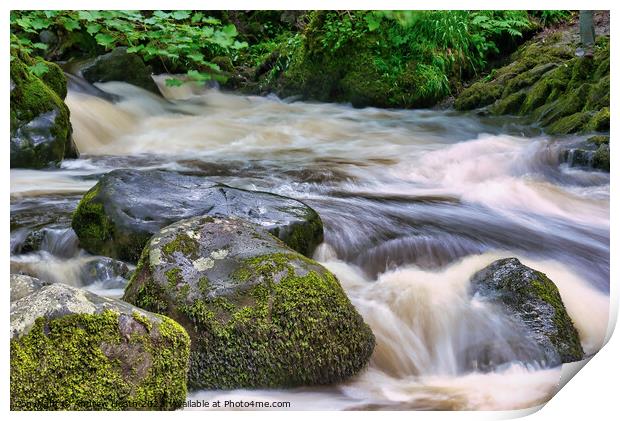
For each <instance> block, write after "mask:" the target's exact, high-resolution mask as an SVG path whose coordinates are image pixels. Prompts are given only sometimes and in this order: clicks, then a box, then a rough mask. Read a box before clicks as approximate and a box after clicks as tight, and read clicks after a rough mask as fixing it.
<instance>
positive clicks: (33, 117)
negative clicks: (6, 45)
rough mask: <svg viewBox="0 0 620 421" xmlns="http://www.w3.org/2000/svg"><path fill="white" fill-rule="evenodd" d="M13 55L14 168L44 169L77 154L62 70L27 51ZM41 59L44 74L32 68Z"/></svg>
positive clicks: (12, 145)
mask: <svg viewBox="0 0 620 421" xmlns="http://www.w3.org/2000/svg"><path fill="white" fill-rule="evenodd" d="M11 57H12V60H11V119H10V122H11V131H10V139H11V142H10V143H11V148H10V150H11V167H12V168H15V167H17V168H43V167H46V166H49V165H57V164H58V163H60V161H62V160H63V159H64V158H75V157H77V149H76V147H75V144H74V143H73V139H72V137H71V131H72V129H71V123H70V121H69V109H68V108H67V106H66V105H65V103H64V102H63V99H64V98H65V95H66V93H67V88H66V84H67V82H66V79H65V77H64V74H63V72H62V70H61V69H60V68H59V67H58V66H57V65H55V64H53V63H49V62H45V61H42V60H40V59H32V58H30V57H29V56H27V55H25V54H23V53H19V54H17V53H16V54H13V55H12V56H11ZM39 62H42V63H43V64H44V65H45V66H46V68H47V71H46V72H45V73H44V74H43V75H41V77H37V76H35V75H34V74H33V73H32V72H31V71H30V66H32V65H34V64H38V63H39Z"/></svg>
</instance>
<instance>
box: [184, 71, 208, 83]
mask: <svg viewBox="0 0 620 421" xmlns="http://www.w3.org/2000/svg"><path fill="white" fill-rule="evenodd" d="M187 76H188V77H190V78H191V79H193V80H195V81H197V82H204V81H207V80H211V74H209V73H202V72H199V71H197V70H190V71H189V72H187Z"/></svg>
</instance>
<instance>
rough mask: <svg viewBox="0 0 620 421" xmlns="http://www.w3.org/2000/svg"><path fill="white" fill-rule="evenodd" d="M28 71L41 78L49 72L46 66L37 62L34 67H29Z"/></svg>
mask: <svg viewBox="0 0 620 421" xmlns="http://www.w3.org/2000/svg"><path fill="white" fill-rule="evenodd" d="M30 71H31V72H32V73H34V75H35V76H37V77H41V76H43V75H44V74H45V73H47V72H48V71H49V67H48V66H47V64H45V63H43V62H42V61H39V62H37V63H36V64H35V65H33V66H30Z"/></svg>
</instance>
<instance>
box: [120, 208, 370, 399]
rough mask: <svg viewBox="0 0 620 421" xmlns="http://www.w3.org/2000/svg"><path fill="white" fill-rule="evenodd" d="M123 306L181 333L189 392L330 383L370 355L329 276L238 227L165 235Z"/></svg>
mask: <svg viewBox="0 0 620 421" xmlns="http://www.w3.org/2000/svg"><path fill="white" fill-rule="evenodd" d="M123 298H124V299H125V300H126V301H128V302H130V303H133V304H135V305H137V306H139V307H142V308H145V309H147V310H150V311H155V312H158V313H162V314H166V315H168V316H170V317H172V318H173V319H175V320H177V321H179V323H181V324H182V325H183V326H184V327H185V328H186V330H187V332H188V333H189V334H190V336H191V338H192V352H191V357H190V369H189V375H188V385H189V387H190V388H192V389H204V388H206V389H231V388H280V387H293V386H309V385H318V384H330V383H335V382H339V381H342V380H344V379H347V378H349V377H350V376H352V375H354V374H355V373H357V372H358V371H360V370H361V369H362V368H363V367H364V366H365V365H366V363H367V362H368V360H369V358H370V355H371V354H372V351H373V347H374V336H373V334H372V332H371V331H370V328H369V327H368V325H366V324H365V323H364V320H363V319H362V317H361V316H360V315H359V314H358V313H357V311H356V310H355V308H354V307H353V305H352V304H351V302H350V301H349V299H348V297H347V295H346V294H345V292H344V291H343V289H342V287H341V286H340V283H339V282H338V280H337V279H336V278H335V277H334V275H333V274H331V273H330V272H328V271H327V270H326V269H325V268H323V267H322V266H321V265H319V264H318V263H317V262H315V261H313V260H310V259H308V258H306V257H304V256H302V255H301V254H299V253H297V252H295V251H293V250H291V249H290V248H288V247H286V245H285V244H284V243H282V242H281V241H280V240H278V239H277V238H276V237H274V236H272V235H271V234H269V233H268V232H267V231H266V230H264V229H263V228H261V227H258V226H255V225H253V224H250V223H248V222H246V221H244V220H241V219H238V218H224V219H223V218H212V217H209V216H202V217H195V218H191V219H187V220H183V221H179V222H177V223H175V224H172V225H170V226H168V227H166V228H164V229H163V230H161V232H160V233H158V234H156V235H155V236H153V238H152V239H151V240H150V242H149V244H148V245H147V246H146V247H145V249H144V253H143V254H142V257H141V258H140V262H139V263H138V266H137V268H136V271H135V274H134V276H133V277H132V279H131V280H130V282H129V284H128V286H127V288H126V290H125V295H124V297H123Z"/></svg>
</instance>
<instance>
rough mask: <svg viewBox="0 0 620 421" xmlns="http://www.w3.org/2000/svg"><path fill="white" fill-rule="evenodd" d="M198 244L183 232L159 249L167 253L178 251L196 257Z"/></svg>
mask: <svg viewBox="0 0 620 421" xmlns="http://www.w3.org/2000/svg"><path fill="white" fill-rule="evenodd" d="M199 246H200V245H199V244H198V242H197V241H196V240H194V239H193V238H191V237H189V236H188V235H187V234H185V233H180V234H179V235H177V237H176V238H175V239H174V240H172V241H170V242H169V243H168V244H166V245H165V246H163V247H162V248H161V250H162V251H163V252H164V253H165V254H167V255H172V254H173V253H175V252H179V253H181V254H182V255H183V256H186V257H188V258H190V257H192V258H196V257H198V249H199Z"/></svg>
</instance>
